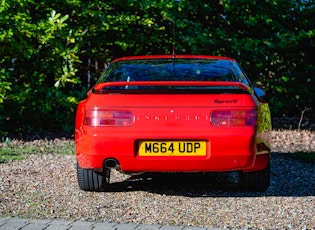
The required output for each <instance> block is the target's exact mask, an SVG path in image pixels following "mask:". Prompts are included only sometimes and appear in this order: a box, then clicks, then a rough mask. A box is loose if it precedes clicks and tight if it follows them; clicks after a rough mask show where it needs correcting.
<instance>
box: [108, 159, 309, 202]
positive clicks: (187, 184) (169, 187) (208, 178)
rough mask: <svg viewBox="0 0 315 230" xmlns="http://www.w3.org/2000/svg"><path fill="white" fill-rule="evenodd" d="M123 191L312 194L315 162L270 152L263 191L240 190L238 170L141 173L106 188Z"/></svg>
mask: <svg viewBox="0 0 315 230" xmlns="http://www.w3.org/2000/svg"><path fill="white" fill-rule="evenodd" d="M126 191H146V192H150V193H156V194H164V195H172V196H186V197H257V196H290V197H292V196H296V197H299V196H314V195H315V164H312V163H308V162H304V161H300V160H296V159H292V158H289V157H288V156H287V155H286V154H284V153H272V159H271V183H270V187H269V188H268V189H267V191H265V192H250V191H243V190H241V189H240V188H239V186H238V176H237V172H223V173H142V174H138V175H134V176H129V177H128V178H127V179H125V180H124V181H120V182H114V183H111V184H110V188H109V190H108V192H126Z"/></svg>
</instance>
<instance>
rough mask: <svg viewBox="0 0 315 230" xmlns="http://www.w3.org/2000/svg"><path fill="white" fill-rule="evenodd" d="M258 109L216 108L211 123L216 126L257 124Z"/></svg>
mask: <svg viewBox="0 0 315 230" xmlns="http://www.w3.org/2000/svg"><path fill="white" fill-rule="evenodd" d="M256 117H257V113H256V110H254V109H253V110H214V111H212V112H211V124H212V125H214V126H255V124H256Z"/></svg>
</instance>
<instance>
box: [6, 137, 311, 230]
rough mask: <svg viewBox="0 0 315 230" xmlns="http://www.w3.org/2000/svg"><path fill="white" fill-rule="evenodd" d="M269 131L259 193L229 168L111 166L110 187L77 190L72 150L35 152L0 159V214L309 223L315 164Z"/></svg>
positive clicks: (215, 223) (206, 223) (214, 223)
mask: <svg viewBox="0 0 315 230" xmlns="http://www.w3.org/2000/svg"><path fill="white" fill-rule="evenodd" d="M312 135H313V134H312ZM273 138H274V139H277V140H278V141H279V146H278V147H279V149H277V145H275V147H274V152H273V153H272V162H271V166H272V174H271V177H272V178H271V186H270V188H269V189H268V190H267V191H266V192H263V193H262V192H261V193H254V192H242V191H240V190H238V188H237V176H236V174H235V173H220V174H218V173H206V174H203V173H193V174H152V173H145V174H140V175H134V176H130V175H124V174H120V173H118V172H116V171H113V173H112V178H111V180H112V183H113V185H112V191H110V192H103V193H91V192H83V191H81V190H79V188H78V185H77V178H76V171H75V156H74V155H55V154H41V155H30V156H29V157H28V158H27V159H24V160H22V161H15V162H10V163H6V164H0V192H1V195H0V215H2V216H6V215H10V216H12V215H13V216H19V217H28V218H49V219H54V218H60V219H66V220H74V219H81V220H100V221H114V222H117V223H120V222H128V223H138V224H159V225H185V226H200V227H218V228H223V227H229V228H244V227H248V228H252V229H258V228H259V229H315V218H314V213H315V164H311V163H306V162H303V161H299V160H294V159H291V158H289V157H287V154H285V153H280V151H281V150H283V149H284V148H281V142H282V143H283V141H284V140H280V139H279V135H275V136H274V137H273ZM285 139H286V140H288V138H285ZM304 139H305V138H303V140H304ZM311 141H312V138H311ZM312 144H314V141H312ZM291 147H292V146H291ZM275 151H277V152H275ZM286 151H288V149H287V150H286Z"/></svg>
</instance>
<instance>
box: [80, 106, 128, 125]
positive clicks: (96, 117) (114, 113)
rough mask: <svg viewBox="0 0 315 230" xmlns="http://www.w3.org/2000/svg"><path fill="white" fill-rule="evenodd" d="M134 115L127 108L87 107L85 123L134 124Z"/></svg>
mask: <svg viewBox="0 0 315 230" xmlns="http://www.w3.org/2000/svg"><path fill="white" fill-rule="evenodd" d="M133 123H134V115H133V113H132V112H131V111H127V110H108V109H104V108H99V107H86V111H85V116H84V125H87V126H94V127H97V126H124V127H128V126H132V125H133Z"/></svg>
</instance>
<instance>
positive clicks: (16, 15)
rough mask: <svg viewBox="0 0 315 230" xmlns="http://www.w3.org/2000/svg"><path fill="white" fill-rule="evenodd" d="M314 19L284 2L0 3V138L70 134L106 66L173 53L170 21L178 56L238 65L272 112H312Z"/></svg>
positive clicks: (310, 10)
mask: <svg viewBox="0 0 315 230" xmlns="http://www.w3.org/2000/svg"><path fill="white" fill-rule="evenodd" d="M314 13H315V4H314V2H313V1H291V0H289V1H288V0H280V1H276V0H264V1H256V0H254V1H253V0H239V1H230V0H220V1H206V0H201V1H188V0H181V1H180V3H175V0H158V1H152V0H139V1H134V0H109V1H93V0H92V1H82V0H59V1H52V0H48V1H38V0H2V1H1V5H0V28H1V30H0V55H1V58H0V127H1V130H0V132H1V133H2V134H4V133H6V132H25V131H30V132H34V131H45V130H52V131H53V130H54V131H70V130H72V129H73V119H74V111H75V107H76V104H77V102H78V101H79V100H80V99H82V98H84V92H85V91H86V89H87V88H88V87H91V86H92V85H93V84H94V83H95V81H96V80H97V78H98V76H99V74H100V73H101V72H102V71H103V70H104V68H105V66H106V65H107V63H108V62H109V61H110V60H112V59H113V58H116V57H121V56H128V55H147V54H171V53H172V44H173V41H172V37H173V34H172V29H173V22H174V21H176V36H175V41H176V52H177V53H187V54H207V55H225V56H230V57H233V58H235V59H237V61H239V62H240V63H241V65H242V66H243V68H244V69H245V71H246V72H247V73H248V75H249V77H250V79H252V80H253V81H254V82H257V83H258V85H260V86H261V87H263V88H265V89H266V91H267V95H269V97H270V103H271V112H272V114H278V115H282V114H298V113H299V111H298V110H297V109H296V105H299V106H300V107H304V106H306V107H311V106H312V105H314V98H315V95H314V94H315V91H314V88H315V80H314V77H313V76H314V74H315V67H314V61H313V57H314V56H315V39H314V36H315V28H314V25H315V19H314V17H313V15H314ZM313 109H314V108H313ZM1 133H0V134H1Z"/></svg>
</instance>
